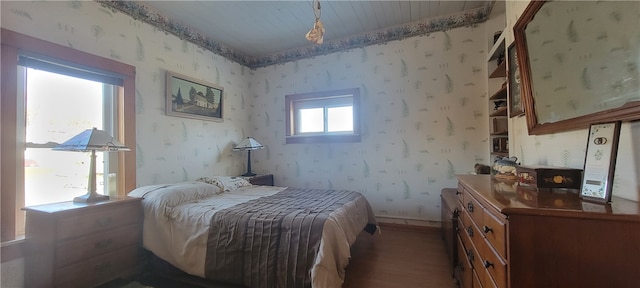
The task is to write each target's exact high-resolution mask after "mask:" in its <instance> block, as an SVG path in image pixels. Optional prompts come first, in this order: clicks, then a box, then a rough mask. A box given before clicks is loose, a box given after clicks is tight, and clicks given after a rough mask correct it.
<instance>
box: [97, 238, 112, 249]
mask: <svg viewBox="0 0 640 288" xmlns="http://www.w3.org/2000/svg"><path fill="white" fill-rule="evenodd" d="M112 243H113V240H112V239H107V240H102V241H99V242H97V243H96V245H94V247H95V248H96V249H106V248H109V246H111V244H112Z"/></svg>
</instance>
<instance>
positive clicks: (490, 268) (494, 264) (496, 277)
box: [482, 243, 507, 288]
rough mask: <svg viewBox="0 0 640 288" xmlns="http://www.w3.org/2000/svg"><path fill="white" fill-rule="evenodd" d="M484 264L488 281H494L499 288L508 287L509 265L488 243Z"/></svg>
mask: <svg viewBox="0 0 640 288" xmlns="http://www.w3.org/2000/svg"><path fill="white" fill-rule="evenodd" d="M482 264H483V267H484V268H485V269H486V271H487V277H486V279H487V281H490V280H493V281H494V282H495V285H496V286H497V287H499V288H505V287H507V263H506V262H505V261H504V260H503V259H502V257H500V255H498V253H497V252H496V251H495V250H494V249H492V248H491V247H490V245H488V243H487V245H485V249H484V253H483V263H482ZM485 286H487V285H485Z"/></svg>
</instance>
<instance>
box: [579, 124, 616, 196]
mask: <svg viewBox="0 0 640 288" xmlns="http://www.w3.org/2000/svg"><path fill="white" fill-rule="evenodd" d="M620 126H621V123H620V121H616V122H610V123H599V124H591V127H590V128H589V138H588V142H587V152H586V155H585V161H584V170H583V173H584V174H583V176H582V186H581V188H580V198H582V199H584V200H588V201H593V202H599V203H608V202H610V201H611V190H612V188H613V175H614V172H615V166H616V158H617V153H618V140H619V138H620Z"/></svg>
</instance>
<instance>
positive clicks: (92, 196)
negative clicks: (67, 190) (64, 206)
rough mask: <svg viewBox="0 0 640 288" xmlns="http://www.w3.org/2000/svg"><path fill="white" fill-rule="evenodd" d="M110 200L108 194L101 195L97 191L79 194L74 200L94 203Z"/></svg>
mask: <svg viewBox="0 0 640 288" xmlns="http://www.w3.org/2000/svg"><path fill="white" fill-rule="evenodd" d="M106 200H109V196H108V195H100V194H97V193H87V194H84V195H82V196H78V197H75V198H73V202H75V203H93V202H100V201H106Z"/></svg>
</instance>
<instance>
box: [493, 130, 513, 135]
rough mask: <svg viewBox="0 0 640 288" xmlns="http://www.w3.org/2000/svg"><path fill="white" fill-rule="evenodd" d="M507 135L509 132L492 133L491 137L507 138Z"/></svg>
mask: <svg viewBox="0 0 640 288" xmlns="http://www.w3.org/2000/svg"><path fill="white" fill-rule="evenodd" d="M507 135H509V130H504V131H497V132H492V133H491V136H507Z"/></svg>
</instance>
